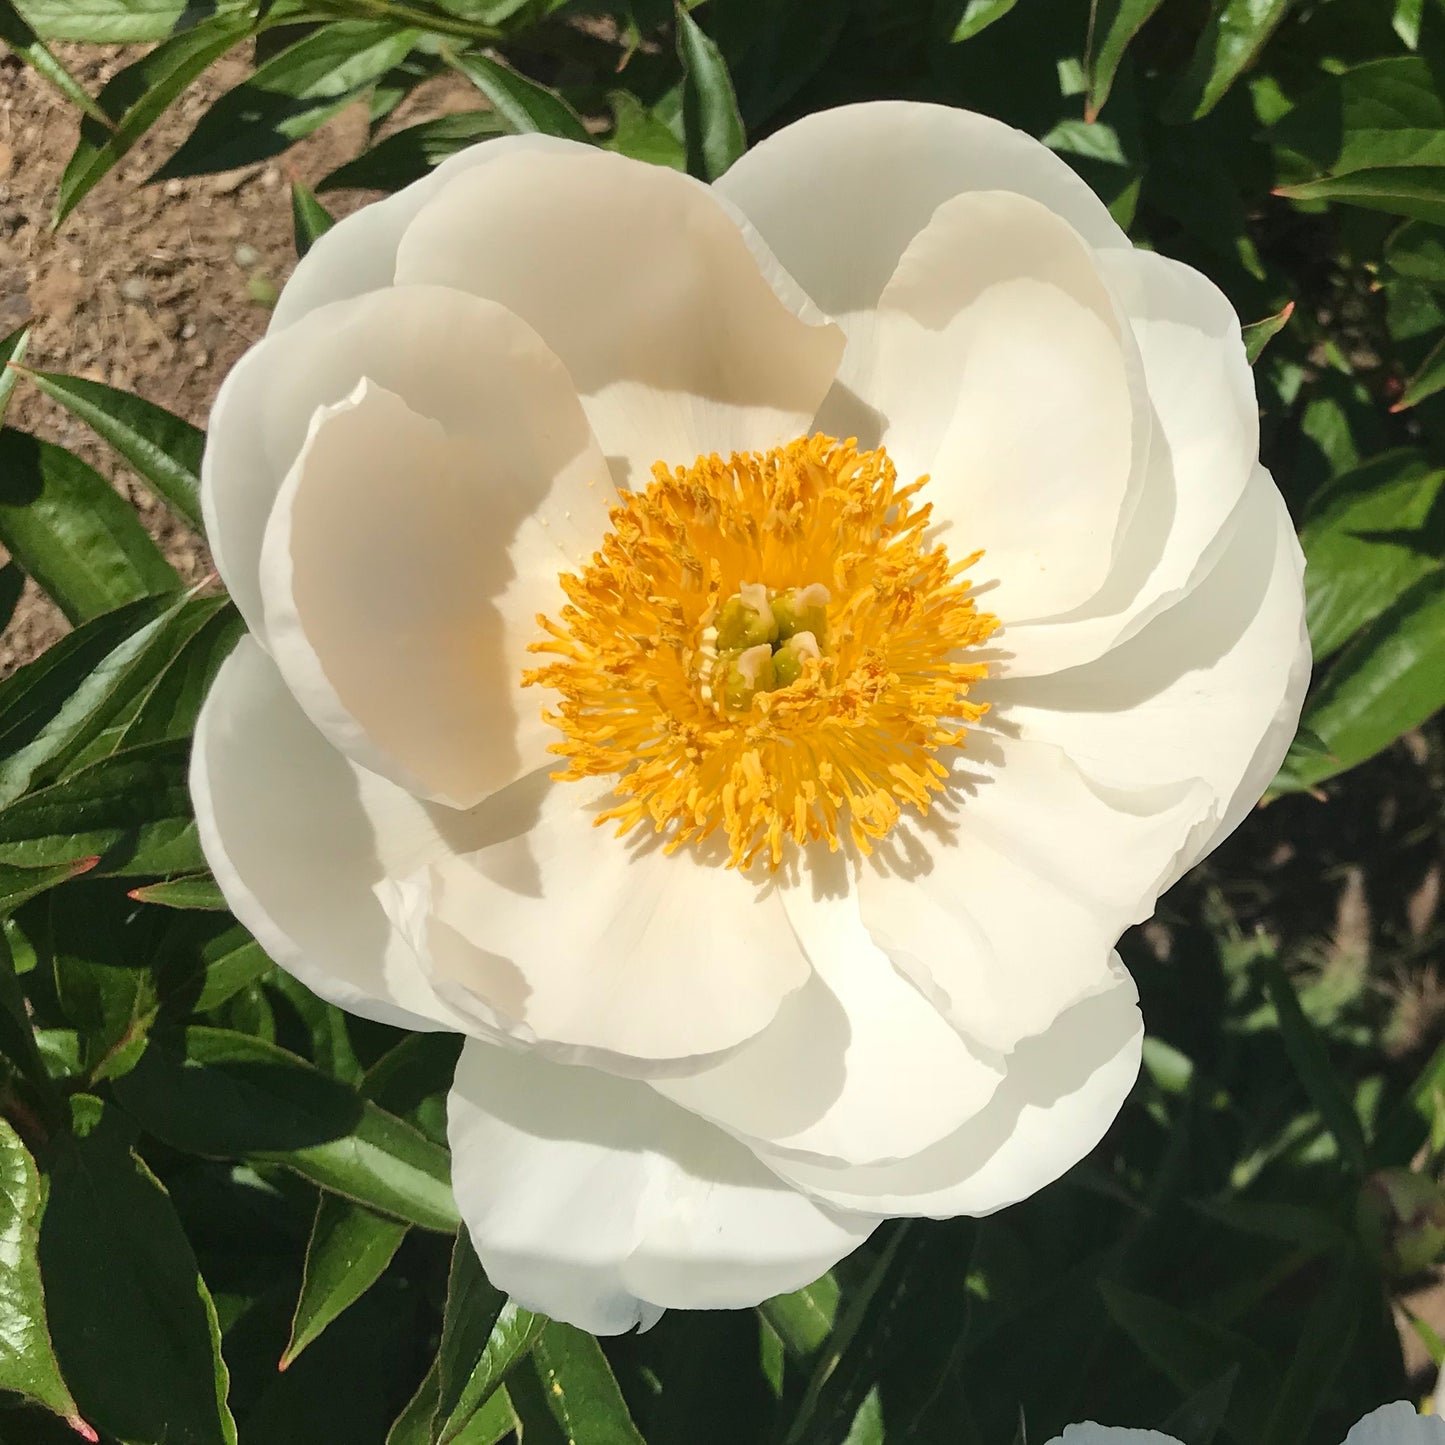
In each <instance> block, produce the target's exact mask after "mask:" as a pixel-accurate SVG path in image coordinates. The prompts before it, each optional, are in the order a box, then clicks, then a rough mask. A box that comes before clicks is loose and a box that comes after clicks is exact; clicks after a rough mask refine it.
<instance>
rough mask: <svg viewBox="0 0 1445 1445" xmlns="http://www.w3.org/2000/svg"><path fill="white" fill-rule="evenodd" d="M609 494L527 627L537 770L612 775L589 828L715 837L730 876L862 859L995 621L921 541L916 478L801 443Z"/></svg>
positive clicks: (920, 788)
mask: <svg viewBox="0 0 1445 1445" xmlns="http://www.w3.org/2000/svg"><path fill="white" fill-rule="evenodd" d="M652 472H653V480H652V481H651V483H650V484H649V485H648V486H647V488H646V489H645V490H644V491H637V492H626V493H624V494H623V496H622V500H621V502H620V503H619V504H618V505H617V506H616V507H614V508H613V510H612V513H611V521H612V530H611V531H610V532H608V533H607V535H606V536H605V537H604V538H603V539H602V545H601V548H600V550H599V551H597V552H596V553H594V554H593V557H592V561H591V563H590V564H589V565H588V566H587V567H585V568H584V569H583V570H582V572H581V573H580V575H578V574H572V573H566V574H564V575H563V576H562V578H561V582H562V587H563V589H564V591H565V592H566V594H567V598H568V602H569V604H570V605H568V606H566V607H564V608H563V609H562V611H561V614H560V615H559V617H558V618H556V619H552V618H547V617H539V618H538V619H537V620H538V622H539V624H540V625H541V626H542V628H543V629H544V630H545V632H546V634H547V635H546V637H545V638H544V639H543V640H541V641H539V642H535V643H533V644H532V647H531V650H532V651H533V652H536V653H544V654H549V655H550V660H549V661H548V662H546V663H545V664H544V665H542V666H540V667H537V668H534V669H530V670H529V671H527V672H526V673H524V674H523V679H522V680H523V682H524V683H525V684H528V685H530V684H541V685H544V686H546V687H550V688H554V689H555V690H556V691H557V693H558V694H559V695H560V699H561V700H560V702H559V704H558V706H557V709H556V710H555V711H551V710H549V711H547V712H544V714H543V716H544V717H545V718H546V720H547V721H548V722H549V723H551V724H552V725H553V726H555V727H556V728H557V729H558V730H559V731H560V732H561V734H562V740H561V741H560V742H558V743H555V744H553V747H552V751H553V752H556V753H560V754H562V755H563V756H564V757H565V758H567V760H568V766H567V767H566V768H564V769H563V770H561V771H559V772H557V773H555V774H554V775H553V776H554V777H556V778H558V779H565V780H580V779H583V778H592V777H608V776H615V777H616V779H617V782H616V787H615V793H616V798H617V801H616V802H615V803H614V804H613V805H612V806H610V807H609V808H607V809H606V810H605V811H603V812H602V813H601V814H600V815H599V817H598V819H597V821H598V822H599V823H607V822H615V823H617V824H618V825H619V827H618V832H619V833H626V832H628V831H629V830H630V829H632V828H634V827H636V826H637V825H638V824H640V823H642V822H644V821H646V822H650V823H651V825H652V827H653V828H654V829H655V830H656V831H657V832H659V833H666V834H667V835H668V839H667V843H666V847H667V849H668V851H672V850H673V849H676V848H678V847H681V846H682V845H683V844H685V843H701V842H702V841H703V840H705V839H708V838H710V837H712V836H713V835H715V834H716V833H718V832H719V830H721V832H722V834H723V835H724V837H725V838H726V840H727V844H728V849H729V854H730V866H736V867H744V868H746V867H747V866H748V865H750V864H751V863H752V862H753V861H754V860H755V859H757V858H758V857H759V856H763V857H765V858H766V860H767V861H768V863H769V864H770V866H772V867H774V868H776V867H778V866H779V865H780V864H781V862H782V860H783V857H784V854H785V845H786V843H787V841H788V840H789V839H791V840H792V841H793V842H794V843H796V844H800V845H801V844H805V843H809V842H814V841H817V840H820V839H822V840H826V841H827V843H828V846H829V847H830V848H837V847H838V844H839V842H840V839H841V838H842V837H843V836H844V835H845V834H846V836H847V837H849V838H851V840H852V841H853V843H854V844H855V845H856V846H857V847H858V848H859V849H860V850H861V851H862V852H863V853H865V854H866V853H869V852H871V851H872V843H873V841H874V840H876V839H880V838H882V837H884V836H885V835H886V834H887V833H888V831H889V829H891V828H892V827H893V825H894V824H895V823H896V822H897V821H898V819H899V816H900V814H901V810H902V808H903V807H904V806H905V805H911V806H912V807H915V808H917V809H918V810H919V811H920V812H923V813H926V812H927V811H928V808H929V803H930V800H931V797H932V795H933V794H934V793H937V792H939V791H941V789H942V787H943V782H942V780H943V779H944V778H945V777H946V776H947V771H948V770H947V768H946V767H945V766H944V764H943V763H942V762H941V761H940V760H939V759H938V758H937V757H936V756H935V754H936V753H937V752H938V751H939V749H941V748H947V747H954V746H957V745H959V744H960V743H961V742H962V741H963V738H964V734H965V732H966V730H967V724H969V723H971V722H974V721H976V720H977V719H978V718H979V717H981V716H982V715H983V713H984V711H985V710H986V706H987V705H986V704H980V703H974V702H969V701H968V700H967V698H968V691H969V687H970V685H971V684H972V683H975V682H977V681H979V680H980V679H981V678H983V677H984V676H986V674H987V672H988V666H987V664H986V663H982V662H968V661H964V660H963V659H962V657H961V654H962V653H963V652H964V651H965V650H966V649H968V648H971V647H975V646H977V645H978V644H980V643H982V642H983V641H984V640H985V639H986V638H987V637H988V636H989V635H990V634H991V633H992V632H993V631H994V629H995V628H996V627H997V626H998V619H997V618H995V617H992V616H990V615H989V614H988V613H985V612H980V611H979V610H978V609H977V607H976V606H975V605H974V602H973V599H972V597H971V596H970V595H969V593H970V588H969V583H968V582H967V581H966V580H965V579H964V577H963V575H962V574H963V573H965V572H966V571H967V570H968V568H969V567H970V566H972V564H973V563H974V562H976V561H977V560H978V558H979V556H980V555H981V554H979V553H975V554H974V555H973V556H971V557H965V558H964V559H962V560H961V561H958V562H952V561H950V560H949V557H948V552H947V549H946V548H945V547H943V546H942V545H940V544H937V543H930V541H929V539H928V538H927V537H926V535H925V534H926V531H927V528H928V524H929V520H930V513H931V507H930V505H929V504H928V503H922V504H919V503H918V501H917V496H918V492H919V490H920V489H921V488H922V487H923V485H924V484H925V483H926V482H927V480H928V479H927V478H926V477H921V478H919V479H918V480H917V481H916V482H913V483H912V484H911V485H909V486H902V487H900V486H899V485H898V481H897V474H896V472H895V470H894V467H893V463H892V462H891V461H890V460H889V458H888V455H887V453H886V452H885V451H884V450H882V449H881V448H879V449H878V450H876V451H868V452H860V451H859V450H858V449H857V446H856V444H855V443H854V442H852V441H847V442H839V441H836V440H834V439H833V438H832V437H826V436H812V437H803V438H800V439H799V440H797V441H795V442H790V443H788V445H786V446H782V447H775V448H774V449H772V450H771V451H767V452H743V453H734V455H733V456H731V457H729V458H727V459H726V460H724V459H723V458H721V457H718V456H706V457H699V458H698V459H697V461H695V462H694V463H693V464H692V465H691V466H689V467H676V468H673V469H671V470H669V469H668V467H667V466H666V465H665V464H663V463H662V462H658V463H657V464H656V465H655V466H654V467H653V469H652Z"/></svg>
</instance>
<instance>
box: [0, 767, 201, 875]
mask: <svg viewBox="0 0 1445 1445" xmlns="http://www.w3.org/2000/svg"><path fill="white" fill-rule="evenodd" d="M189 756H190V744H189V742H188V741H186V740H184V739H180V740H175V741H171V742H164V743H155V744H149V745H147V746H144V747H137V748H127V749H126V750H125V751H123V752H119V753H116V754H115V755H114V756H112V757H109V758H104V759H102V760H101V761H100V762H98V763H93V764H92V765H91V766H90V767H88V768H85V769H83V770H82V771H80V772H78V773H76V774H75V775H74V776H73V777H70V778H66V779H65V780H64V781H63V782H59V783H54V784H52V785H51V786H50V787H48V788H41V789H39V790H38V791H37V792H33V793H27V794H26V795H25V797H23V798H21V799H20V800H19V801H18V802H15V803H12V804H11V805H10V806H9V807H8V808H5V809H4V810H0V863H13V864H15V865H16V866H18V867H21V868H40V867H46V866H49V865H52V864H57V863H73V862H75V861H76V860H77V859H80V858H96V857H98V858H99V862H98V863H97V865H96V867H97V869H98V871H99V873H102V874H121V875H130V876H134V875H136V874H142V875H144V874H159V873H195V872H199V871H200V870H201V869H202V868H204V867H205V859H204V858H203V857H202V856H201V851H200V847H199V845H198V844H197V842H196V836H195V820H194V819H193V817H192V816H191V804H190V792H189V789H188V787H187V763H188V762H189Z"/></svg>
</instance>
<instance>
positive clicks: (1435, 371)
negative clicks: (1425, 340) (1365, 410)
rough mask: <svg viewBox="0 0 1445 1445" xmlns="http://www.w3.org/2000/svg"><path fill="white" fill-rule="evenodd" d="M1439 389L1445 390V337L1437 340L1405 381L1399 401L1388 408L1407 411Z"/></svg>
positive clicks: (1394, 410)
mask: <svg viewBox="0 0 1445 1445" xmlns="http://www.w3.org/2000/svg"><path fill="white" fill-rule="evenodd" d="M1439 391H1445V338H1442V340H1440V341H1439V342H1437V343H1436V345H1435V346H1434V347H1433V348H1432V349H1431V351H1430V353H1429V355H1428V356H1426V358H1425V359H1424V361H1422V362H1421V363H1420V365H1419V367H1418V368H1417V369H1416V371H1415V374H1414V375H1413V376H1412V377H1411V378H1410V379H1409V381H1407V382H1406V383H1405V389H1404V391H1402V392H1401V393H1400V399H1399V401H1397V402H1396V403H1395V404H1394V406H1392V407H1391V408H1390V410H1391V411H1393V412H1401V411H1408V410H1409V409H1410V408H1411V407H1412V406H1418V405H1419V404H1420V403H1421V402H1422V401H1424V400H1425V398H1426V397H1429V396H1434V395H1435V394H1436V393H1437V392H1439Z"/></svg>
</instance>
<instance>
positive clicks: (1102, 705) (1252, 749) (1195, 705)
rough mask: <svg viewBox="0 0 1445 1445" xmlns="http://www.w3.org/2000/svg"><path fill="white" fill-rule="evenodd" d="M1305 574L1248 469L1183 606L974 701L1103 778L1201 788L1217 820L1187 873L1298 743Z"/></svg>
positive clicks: (1305, 669) (1267, 489)
mask: <svg viewBox="0 0 1445 1445" xmlns="http://www.w3.org/2000/svg"><path fill="white" fill-rule="evenodd" d="M1303 573H1304V557H1303V555H1302V553H1301V552H1300V547H1299V543H1298V541H1297V540H1296V538H1295V533H1294V526H1293V524H1292V523H1291V521H1290V518H1289V513H1288V512H1287V511H1286V510H1285V506H1284V502H1283V500H1282V499H1281V497H1280V495H1279V492H1278V491H1277V490H1276V488H1275V486H1274V483H1273V482H1272V481H1271V480H1270V477H1269V474H1268V473H1267V472H1265V471H1264V470H1263V469H1262V468H1260V469H1257V470H1256V471H1255V474H1254V478H1253V481H1252V482H1251V484H1250V488H1249V491H1248V492H1247V494H1246V498H1245V502H1244V503H1243V509H1242V511H1241V515H1240V519H1239V525H1238V526H1237V527H1236V528H1235V529H1234V531H1233V534H1232V540H1231V542H1230V545H1229V547H1228V549H1227V550H1226V551H1225V553H1224V555H1223V556H1222V557H1221V558H1220V559H1219V560H1218V562H1217V564H1216V565H1215V567H1214V569H1213V570H1212V571H1211V572H1210V573H1209V575H1208V576H1207V577H1206V578H1205V579H1204V580H1203V581H1202V582H1201V583H1200V584H1199V585H1198V586H1197V587H1195V589H1194V590H1193V591H1192V592H1191V593H1190V594H1189V595H1188V596H1187V597H1186V598H1185V599H1184V600H1183V601H1182V602H1180V603H1179V604H1178V605H1177V606H1175V607H1173V608H1171V609H1170V610H1169V611H1167V612H1165V613H1164V614H1163V615H1162V616H1160V617H1158V618H1156V619H1155V620H1154V621H1153V622H1151V623H1150V624H1149V625H1148V626H1147V627H1145V628H1144V630H1143V631H1142V632H1140V633H1139V634H1138V635H1137V636H1136V637H1133V638H1131V639H1130V640H1129V641H1127V642H1125V643H1123V644H1121V645H1120V646H1118V647H1116V648H1114V649H1113V650H1112V651H1110V652H1107V653H1105V654H1104V656H1103V657H1101V658H1099V659H1098V661H1096V662H1091V663H1087V664H1085V665H1084V666H1082V667H1076V668H1072V669H1070V670H1069V671H1067V672H1060V673H1055V674H1053V675H1052V676H1048V677H1039V678H1026V679H1020V680H1017V681H1014V680H1009V679H1005V680H1003V681H1000V682H999V683H997V684H993V685H990V686H985V687H981V688H980V689H979V696H980V697H985V698H987V699H988V700H989V701H990V702H991V703H992V705H993V709H994V711H993V714H992V717H993V718H994V719H995V720H996V722H997V725H998V726H999V727H1000V728H1006V729H1008V730H1010V731H1012V732H1017V733H1018V734H1019V735H1020V736H1022V737H1024V738H1028V739H1035V740H1037V741H1040V742H1044V743H1049V744H1052V745H1054V746H1056V747H1058V748H1060V749H1062V750H1063V751H1064V752H1065V753H1067V754H1068V756H1069V757H1070V758H1071V759H1073V761H1074V762H1075V763H1077V764H1078V766H1079V767H1080V768H1081V769H1083V771H1084V772H1085V773H1087V774H1088V775H1089V776H1090V777H1093V778H1095V779H1097V780H1099V781H1102V782H1108V783H1111V784H1115V785H1124V786H1129V787H1160V786H1168V785H1173V784H1178V783H1181V782H1184V781H1186V780H1188V779H1192V778H1201V779H1203V780H1204V782H1205V783H1207V784H1208V786H1209V789H1210V791H1211V793H1212V795H1213V798H1214V802H1215V806H1216V809H1217V813H1218V822H1217V824H1216V825H1215V826H1214V827H1212V828H1210V829H1209V830H1208V832H1207V833H1206V834H1204V835H1201V836H1200V837H1199V838H1198V839H1197V840H1196V843H1195V846H1193V847H1191V848H1190V849H1189V850H1188V852H1187V853H1186V854H1184V855H1183V856H1182V857H1181V859H1180V860H1179V865H1178V871H1181V872H1182V871H1183V869H1185V868H1188V867H1190V866H1192V865H1193V863H1195V862H1196V861H1198V859H1199V858H1200V857H1202V856H1203V853H1204V852H1207V851H1208V849H1209V848H1211V847H1213V846H1215V845H1216V844H1217V843H1219V842H1220V841H1222V840H1223V838H1224V837H1225V836H1227V834H1228V833H1229V832H1230V831H1232V830H1233V829H1234V828H1235V827H1236V826H1237V825H1238V824H1239V822H1240V821H1241V820H1242V819H1243V817H1244V816H1245V814H1246V813H1247V812H1248V811H1249V809H1250V808H1252V807H1253V806H1254V804H1255V802H1256V801H1257V800H1258V798H1259V795H1260V794H1261V793H1262V792H1263V791H1264V790H1265V788H1266V787H1267V786H1268V785H1269V782H1270V779H1271V778H1273V777H1274V774H1275V772H1276V771H1277V769H1278V767H1279V764H1280V762H1281V761H1282V760H1283V758H1284V754H1285V752H1286V751H1287V750H1288V748H1289V744H1290V740H1291V739H1292V738H1293V737H1294V733H1295V727H1296V724H1297V723H1298V721H1299V714H1300V709H1301V707H1302V706H1303V703H1304V694H1305V689H1306V687H1307V686H1308V683H1309V671H1310V655H1309V639H1308V636H1307V634H1306V633H1305V630H1304V583H1303ZM1005 781H1006V780H1005Z"/></svg>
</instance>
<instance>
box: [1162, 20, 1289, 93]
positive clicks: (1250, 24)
mask: <svg viewBox="0 0 1445 1445" xmlns="http://www.w3.org/2000/svg"><path fill="white" fill-rule="evenodd" d="M1293 4H1294V0H1214V9H1213V13H1212V14H1211V15H1210V17H1209V19H1208V21H1206V22H1205V26H1204V31H1203V33H1202V34H1201V35H1200V37H1199V42H1198V44H1197V45H1196V46H1195V47H1194V54H1193V55H1192V56H1191V57H1190V59H1189V64H1188V65H1187V66H1186V67H1185V69H1184V73H1183V75H1181V76H1180V78H1179V84H1178V85H1177V86H1176V87H1175V90H1174V93H1173V94H1172V95H1171V96H1170V98H1169V101H1168V103H1167V105H1166V107H1165V112H1164V114H1165V118H1166V119H1168V120H1198V119H1199V118H1200V117H1201V116H1205V115H1208V114H1209V112H1210V111H1211V110H1213V109H1214V107H1215V106H1216V105H1218V104H1219V102H1220V101H1221V100H1222V99H1223V98H1224V94H1225V92H1226V91H1227V90H1228V89H1229V87H1230V86H1231V85H1233V84H1234V82H1235V81H1236V80H1238V79H1239V77H1240V76H1241V75H1243V74H1244V72H1245V71H1246V70H1248V69H1249V67H1250V66H1251V65H1253V64H1254V62H1255V61H1256V60H1257V59H1258V57H1259V53H1260V51H1261V50H1263V49H1264V45H1265V42H1266V41H1267V40H1268V39H1269V37H1270V36H1271V35H1273V34H1274V32H1275V30H1276V29H1277V28H1278V26H1279V24H1280V22H1281V21H1282V20H1283V19H1284V17H1285V15H1286V14H1287V13H1288V12H1289V10H1290V8H1291V6H1292V5H1293Z"/></svg>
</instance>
